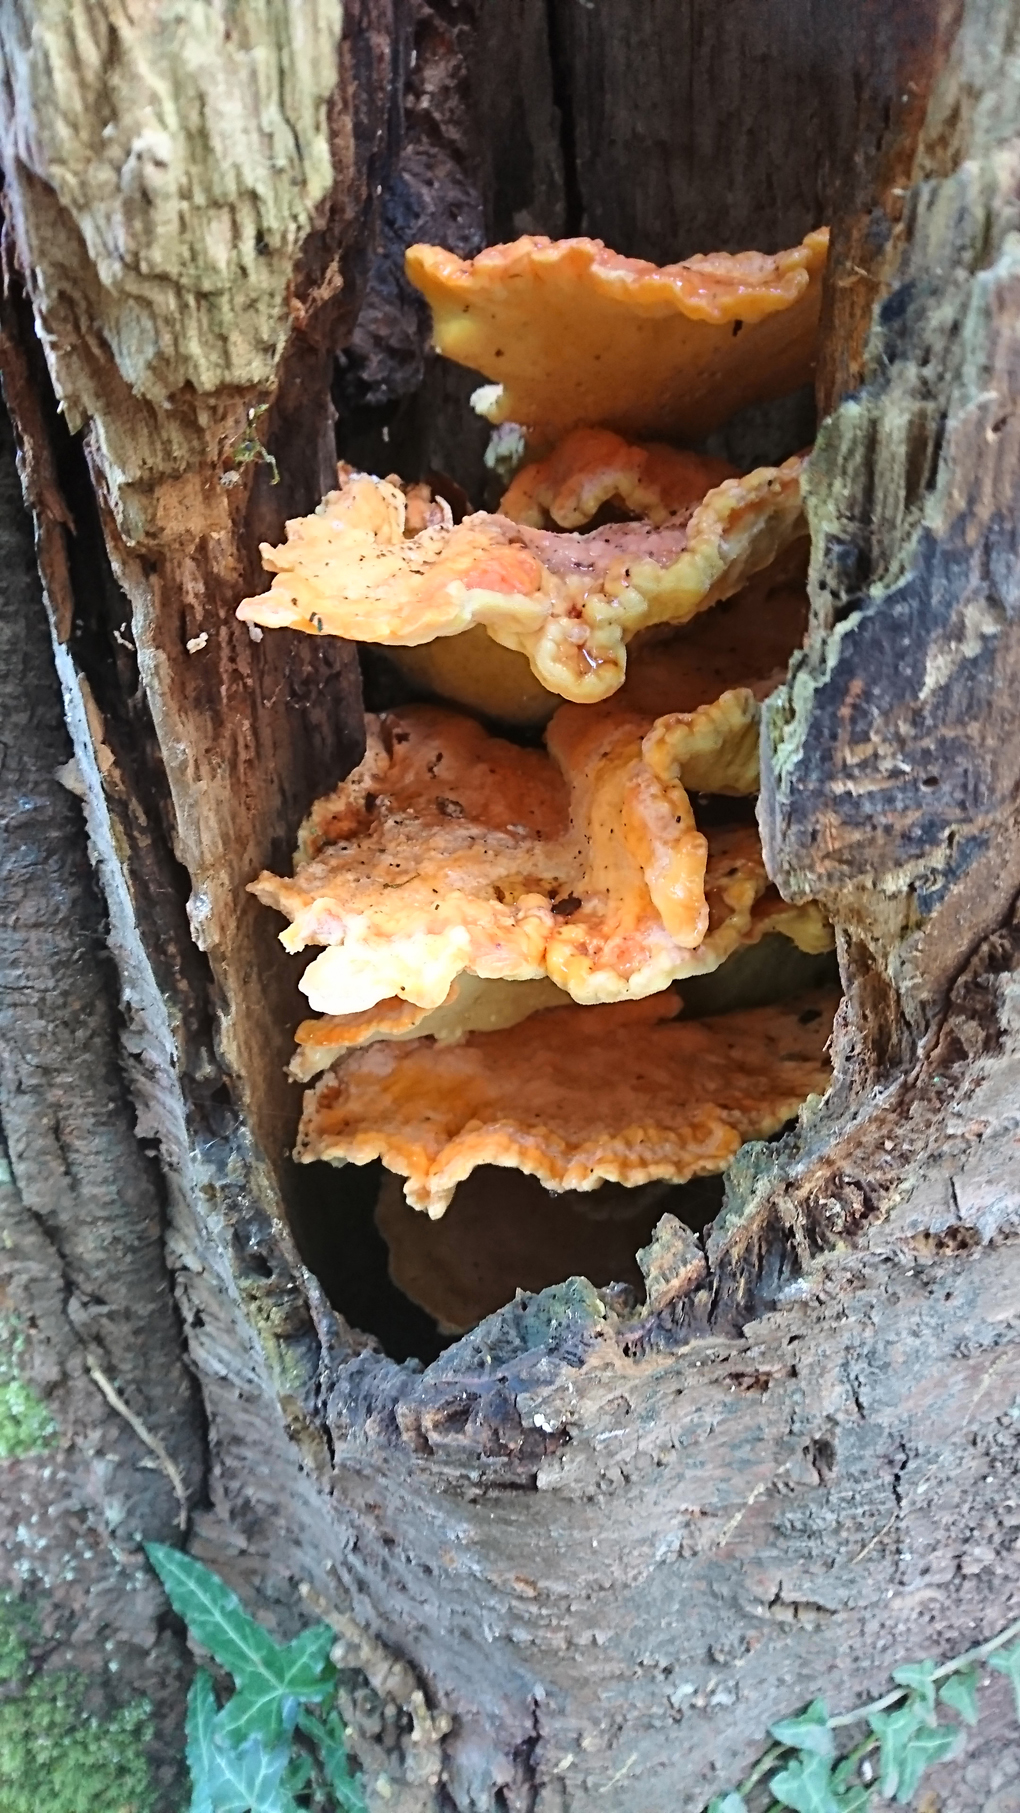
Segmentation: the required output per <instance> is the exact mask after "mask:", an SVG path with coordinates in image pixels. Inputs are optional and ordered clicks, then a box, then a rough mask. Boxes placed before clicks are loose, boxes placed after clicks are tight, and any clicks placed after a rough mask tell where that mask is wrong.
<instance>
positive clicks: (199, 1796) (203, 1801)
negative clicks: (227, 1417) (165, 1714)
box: [184, 1668, 218, 1813]
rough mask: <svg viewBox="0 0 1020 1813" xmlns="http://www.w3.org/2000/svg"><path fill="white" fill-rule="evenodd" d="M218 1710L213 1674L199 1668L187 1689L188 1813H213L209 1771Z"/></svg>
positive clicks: (185, 1732) (185, 1726) (185, 1746)
mask: <svg viewBox="0 0 1020 1813" xmlns="http://www.w3.org/2000/svg"><path fill="white" fill-rule="evenodd" d="M217 1711H218V1707H217V1705H216V1695H215V1693H214V1691H213V1683H212V1676H211V1675H210V1674H208V1673H207V1671H206V1670H205V1669H204V1668H200V1669H199V1670H198V1673H197V1674H196V1676H195V1678H194V1680H193V1681H192V1683H191V1687H190V1689H189V1691H188V1710H187V1714H186V1716H185V1720H184V1754H185V1757H186V1758H187V1763H188V1768H189V1770H190V1771H191V1788H192V1793H191V1807H190V1810H189V1813H212V1800H211V1798H210V1794H209V1773H210V1770H211V1768H212V1760H213V1757H212V1742H213V1738H212V1733H213V1721H214V1720H215V1718H216V1714H217Z"/></svg>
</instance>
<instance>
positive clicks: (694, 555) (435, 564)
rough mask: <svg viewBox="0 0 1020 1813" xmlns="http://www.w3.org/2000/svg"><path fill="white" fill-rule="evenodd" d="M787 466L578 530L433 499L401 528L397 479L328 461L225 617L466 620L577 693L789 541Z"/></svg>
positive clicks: (313, 623) (339, 628) (596, 684)
mask: <svg viewBox="0 0 1020 1813" xmlns="http://www.w3.org/2000/svg"><path fill="white" fill-rule="evenodd" d="M710 465H711V466H715V465H716V462H710ZM803 465H804V461H803V458H801V457H794V458H792V459H789V460H787V461H785V463H784V464H783V465H782V466H777V467H773V466H762V467H759V468H758V469H757V470H756V471H754V472H749V473H747V474H746V475H745V476H744V477H743V478H724V479H723V480H722V482H721V483H719V484H715V483H713V482H711V480H712V479H714V477H715V473H714V472H711V473H710V475H709V476H710V482H709V484H708V486H707V488H706V489H705V490H704V491H703V492H702V494H701V496H700V500H698V501H696V502H694V503H693V504H692V503H691V501H690V499H689V497H688V499H687V501H686V503H685V505H684V507H683V508H682V509H680V510H679V511H678V512H677V513H675V514H674V515H671V516H669V517H667V518H665V519H664V520H663V521H662V522H661V523H659V524H658V526H656V525H655V524H653V523H652V522H648V521H640V522H634V521H630V522H616V523H609V524H606V525H604V526H603V527H601V528H596V529H592V530H591V531H590V532H589V533H587V534H579V533H576V532H571V531H566V530H560V531H556V530H551V529H542V528H531V527H529V526H528V525H527V524H526V523H516V522H513V521H511V519H510V518H509V517H508V516H502V515H495V516H487V515H485V514H483V513H478V514H476V515H474V516H468V517H465V519H464V521H463V522H461V523H454V521H453V519H452V516H451V513H450V509H449V506H448V505H447V504H446V503H445V501H444V500H443V499H441V498H439V499H436V500H434V501H433V502H431V503H430V505H429V506H428V508H427V510H426V512H425V514H426V517H427V520H426V521H425V523H424V526H423V527H420V528H416V529H415V530H414V532H413V533H412V532H409V531H410V526H411V523H412V522H417V521H419V520H420V517H421V515H422V512H421V511H420V510H418V509H415V510H414V511H409V499H408V496H407V495H406V494H405V492H404V491H403V490H402V489H401V487H400V486H399V484H395V483H393V482H392V481H390V480H388V479H374V478H370V477H368V476H367V475H366V474H365V473H354V472H349V471H346V470H345V469H341V484H340V489H339V490H338V491H331V492H330V493H329V495H328V496H327V497H326V498H325V499H324V500H323V502H322V503H321V504H320V505H319V508H318V510H316V511H315V512H314V513H313V514H312V515H311V516H302V517H296V518H294V519H293V520H292V521H290V522H288V524H287V540H286V542H285V543H284V544H283V546H282V547H278V548H271V547H269V546H268V544H265V543H264V544H263V546H262V560H263V564H264V565H265V566H266V568H267V569H268V570H269V571H270V572H272V573H273V574H274V575H275V577H274V580H273V583H272V586H271V587H270V589H269V591H268V592H262V593H260V594H258V595H257V596H256V597H253V598H246V599H245V600H244V601H243V602H242V603H241V604H240V606H239V607H238V611H237V615H238V616H239V617H240V618H241V619H242V620H243V621H245V622H248V623H256V624H261V625H262V626H263V627H265V628H269V629H280V628H289V629H297V630H302V631H304V632H305V633H306V634H309V635H323V634H325V635H335V636H344V637H347V638H350V639H351V640H352V641H356V642H369V643H375V644H377V645H380V646H382V647H401V646H407V647H415V646H417V645H419V644H422V643H430V642H433V641H435V640H436V639H437V638H442V637H447V636H453V637H456V636H459V635H461V634H462V633H463V632H464V631H467V630H470V629H471V628H472V627H474V626H475V625H479V626H481V627H482V628H484V629H485V630H486V632H487V633H488V635H489V636H490V637H491V638H492V639H493V641H495V642H497V643H499V644H500V645H501V646H502V647H503V648H507V649H511V650H515V651H517V652H518V653H520V654H523V655H525V656H526V657H527V660H528V662H529V664H530V667H531V671H532V673H533V674H534V676H535V678H536V679H537V680H538V681H539V682H540V683H541V685H542V686H543V687H545V688H546V690H547V691H549V692H551V693H558V694H559V695H560V696H561V697H562V698H565V699H572V700H574V701H576V702H577V703H579V704H592V703H595V702H596V701H598V700H600V699H604V698H607V697H608V696H609V695H610V694H611V693H613V692H616V691H617V689H618V688H619V687H620V686H621V685H622V684H623V680H624V675H625V673H626V666H627V653H626V645H627V643H628V642H629V641H630V640H631V638H632V637H633V636H635V635H636V634H637V633H638V632H639V631H640V630H647V629H649V628H651V627H652V626H654V625H656V624H665V623H669V624H681V623H686V622H687V621H688V620H689V619H690V618H692V617H694V616H696V615H697V614H698V613H699V612H700V611H705V610H708V609H709V607H710V606H711V605H713V604H716V603H717V602H718V601H719V600H720V599H723V598H729V597H732V596H733V594H734V593H735V592H738V591H739V590H740V588H741V586H742V585H744V584H745V583H746V582H747V580H749V579H750V578H751V577H752V576H753V575H754V574H756V573H759V572H761V571H762V570H763V569H765V568H767V567H769V566H770V565H771V564H772V562H773V561H774V560H775V559H776V558H777V556H778V555H780V554H782V553H783V552H784V550H785V549H786V548H788V547H789V546H790V545H791V544H792V543H795V542H797V541H800V540H803V538H804V537H805V536H806V535H807V525H806V522H805V518H804V511H803V505H802V501H801V493H800V480H801V473H802V470H803ZM690 488H691V486H690V484H688V491H689V490H690ZM415 501H418V500H415Z"/></svg>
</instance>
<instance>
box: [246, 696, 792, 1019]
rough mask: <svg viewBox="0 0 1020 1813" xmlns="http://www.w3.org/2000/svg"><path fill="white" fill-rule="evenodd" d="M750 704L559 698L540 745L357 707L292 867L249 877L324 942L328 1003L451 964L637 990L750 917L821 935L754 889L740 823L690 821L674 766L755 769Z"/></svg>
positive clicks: (596, 991) (614, 995)
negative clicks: (649, 711) (689, 705)
mask: <svg viewBox="0 0 1020 1813" xmlns="http://www.w3.org/2000/svg"><path fill="white" fill-rule="evenodd" d="M757 715H758V705H757V701H756V699H755V696H754V694H753V692H752V691H751V690H750V689H749V688H746V687H745V688H741V689H734V690H732V691H730V692H728V693H725V694H723V695H722V697H721V698H720V699H718V700H716V701H713V702H712V703H711V704H710V705H704V706H700V707H699V708H698V709H697V710H695V711H694V712H692V713H689V714H684V713H672V714H669V716H668V717H665V718H663V719H661V720H659V721H658V722H656V723H653V724H650V723H649V720H648V719H647V717H636V716H635V715H634V714H632V713H629V712H626V711H623V710H621V709H619V708H617V707H615V706H614V705H608V706H603V707H600V708H598V709H592V708H585V707H578V706H563V707H561V709H560V711H559V712H558V713H557V714H556V717H555V718H554V719H553V721H552V723H551V725H550V726H549V730H548V733H547V742H548V748H549V753H548V754H546V753H545V751H542V750H537V749H521V748H519V747H517V746H516V745H514V744H511V743H507V742H504V741H503V740H502V739H500V738H497V737H492V736H490V735H489V734H488V732H486V731H485V730H484V729H483V728H482V727H481V726H480V725H479V724H477V723H475V722H474V721H473V720H472V719H470V718H465V717H462V716H461V715H460V714H459V713H455V712H450V711H445V710H443V709H441V708H438V707H431V706H409V707H407V708H406V709H404V710H402V711H400V712H392V713H389V714H387V715H386V716H385V717H384V718H382V719H370V720H369V726H368V749H367V753H366V755H365V758H364V761H363V762H362V763H361V764H360V766H359V767H358V768H357V769H356V770H355V771H354V773H353V774H352V775H351V776H350V777H349V778H348V780H346V781H344V782H343V783H342V784H341V786H340V787H338V788H337V789H336V791H335V792H334V793H332V794H330V795H329V796H327V798H325V799H323V800H320V801H318V802H317V803H316V805H315V806H314V807H313V808H312V811H311V813H310V815H309V818H308V820H307V821H306V823H305V826H304V827H303V829H302V834H301V840H300V844H299V849H298V855H297V867H296V872H295V875H294V878H293V880H287V879H285V878H281V877H279V876H275V875H271V874H269V873H263V874H262V875H260V876H259V877H258V879H257V880H256V881H254V882H253V883H252V884H251V891H252V892H253V893H254V894H255V895H256V896H257V898H258V899H259V900H261V901H262V902H263V903H264V904H265V905H267V906H273V907H276V908H277V909H278V910H279V911H280V912H282V913H284V914H285V915H286V917H287V918H288V919H290V921H291V924H290V926H289V927H288V929H287V930H286V931H285V932H284V933H282V935H281V942H282V943H283V944H284V945H285V947H286V948H287V949H288V950H291V951H297V950H302V949H304V948H305V947H306V946H308V945H324V946H326V947H327V948H326V949H325V950H324V951H323V952H322V955H321V956H319V957H317V958H316V959H315V960H314V962H312V963H311V964H310V965H309V967H308V968H307V970H306V971H305V973H304V976H303V977H302V980H301V984H300V986H301V988H302V989H303V991H304V993H305V994H306V995H307V997H308V999H309V1001H310V1002H311V1005H312V1006H313V1008H315V1009H317V1010H318V1011H320V1012H322V1013H325V1014H330V1015H351V1014H358V1013H361V1012H364V1011H365V1010H367V1009H373V1008H375V1007H376V1006H377V1004H378V1003H380V1002H384V1001H387V1000H389V999H390V998H391V997H399V998H400V999H401V1000H404V1001H409V1002H411V1003H413V1004H414V1005H415V1006H417V1007H420V1008H424V1009H427V1010H433V1009H436V1008H439V1007H440V1006H441V1005H442V1003H443V1002H445V1001H446V1000H447V998H448V996H449V993H450V989H451V986H452V984H453V983H454V982H455V981H456V979H457V977H458V976H460V975H461V973H462V972H465V971H466V972H470V973H471V974H472V975H474V976H478V977H482V978H487V979H500V980H507V981H511V980H512V981H518V982H525V981H533V980H538V979H539V978H541V977H547V978H548V979H549V980H551V981H552V982H554V983H555V984H556V986H557V987H558V988H561V989H563V990H564V991H565V992H566V993H568V994H569V995H571V996H572V997H573V999H574V1000H575V1001H580V1002H586V1003H596V1002H605V1001H614V1000H623V999H626V998H632V999H635V998H638V997H640V996H644V995H649V994H654V993H656V992H657V991H658V990H661V989H663V988H666V987H668V985H669V983H670V982H672V981H673V980H675V979H676V978H678V977H683V976H690V975H698V974H704V973H706V972H708V971H710V970H713V969H715V968H717V967H718V965H719V964H720V963H722V962H723V961H724V959H725V958H726V957H727V956H729V954H730V952H731V951H732V950H734V949H735V948H736V946H737V945H738V944H740V943H741V942H754V941H756V940H757V939H758V938H759V937H761V936H763V935H764V933H765V931H766V930H772V929H775V930H779V931H784V932H785V931H789V933H790V935H791V936H793V937H794V939H795V941H797V942H798V943H800V942H802V940H803V939H804V938H805V937H807V938H809V939H811V938H817V937H818V936H819V935H822V936H823V937H824V936H825V934H824V933H822V934H820V933H819V931H818V929H817V928H815V929H814V930H810V931H809V930H806V929H805V928H806V923H807V922H806V921H804V918H803V914H802V913H801V912H799V911H798V910H797V909H792V908H789V907H787V906H786V904H785V903H784V902H782V901H781V900H780V899H779V897H778V896H777V895H776V894H775V891H774V890H770V888H769V883H768V878H767V876H766V873H765V869H764V864H763V862H762V857H761V849H760V844H759V841H758V835H757V831H756V830H755V829H754V827H753V826H750V825H746V824H738V825H729V826H725V825H724V826H721V827H717V828H714V829H712V830H710V831H709V833H708V835H707V836H705V835H703V834H702V832H700V831H699V830H698V828H697V825H696V823H695V817H694V812H693V809H692V807H691V804H690V800H689V798H688V794H687V790H686V787H685V781H684V777H685V775H693V776H694V777H695V779H694V782H692V785H693V784H697V786H698V787H699V788H704V783H705V782H706V781H710V782H711V785H710V787H709V788H704V790H706V791H709V790H711V791H714V792H719V791H724V792H725V791H733V790H734V789H736V788H740V789H742V790H747V791H750V790H751V788H752V787H753V786H756V785H757V766H756V761H755V758H754V750H755V749H756V743H755V741H754V738H753V736H752V727H753V726H754V725H755V723H756V720H757ZM649 739H650V740H649ZM644 743H648V748H649V755H650V758H651V759H650V760H649V759H648V758H646V756H645V754H644V749H643V745H644ZM716 781H717V782H718V784H716ZM756 907H757V908H759V909H761V910H759V911H757V912H756ZM814 911H815V910H814V909H812V912H814ZM809 917H810V915H809ZM816 917H817V919H818V926H819V927H821V926H822V924H823V922H822V920H821V917H820V915H817V914H816ZM811 923H812V926H814V920H812V922H811ZM338 1042H339V1041H338Z"/></svg>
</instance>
